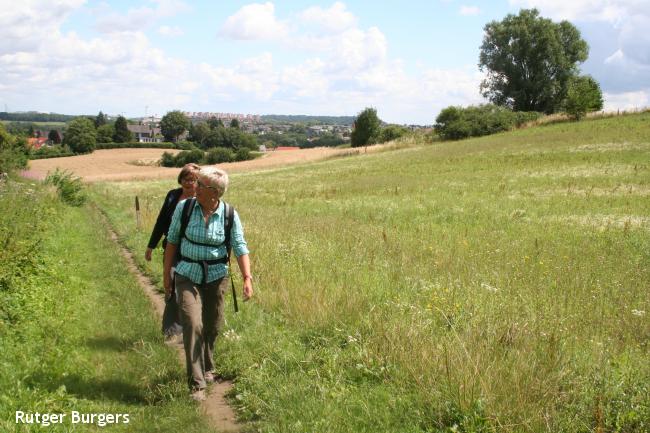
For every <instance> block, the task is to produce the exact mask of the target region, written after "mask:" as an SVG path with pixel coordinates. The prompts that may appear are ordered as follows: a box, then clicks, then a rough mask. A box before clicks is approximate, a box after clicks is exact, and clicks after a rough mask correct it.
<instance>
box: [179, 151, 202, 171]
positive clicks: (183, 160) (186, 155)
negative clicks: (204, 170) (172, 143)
mask: <svg viewBox="0 0 650 433" xmlns="http://www.w3.org/2000/svg"><path fill="white" fill-rule="evenodd" d="M203 156H204V155H203V151H202V150H199V149H194V150H183V151H182V152H179V153H177V154H176V156H175V157H174V164H175V166H176V167H182V166H184V165H185V164H189V163H190V162H193V163H195V164H200V163H201V162H202V161H203Z"/></svg>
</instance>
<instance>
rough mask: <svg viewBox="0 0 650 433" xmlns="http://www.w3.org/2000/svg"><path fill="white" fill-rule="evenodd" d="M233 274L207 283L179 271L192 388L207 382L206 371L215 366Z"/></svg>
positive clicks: (184, 337) (177, 278)
mask: <svg viewBox="0 0 650 433" xmlns="http://www.w3.org/2000/svg"><path fill="white" fill-rule="evenodd" d="M228 283H229V277H228V276H225V277H223V278H220V279H218V280H216V281H212V282H209V283H207V284H205V285H203V286H201V285H200V284H195V283H194V282H192V281H191V280H190V279H189V278H187V277H184V276H182V275H179V274H176V293H177V295H178V306H179V308H180V316H181V324H182V325H183V346H184V347H185V365H186V367H187V380H188V384H189V387H190V389H191V390H196V389H203V388H205V386H206V383H205V373H206V372H208V371H213V370H214V361H213V355H214V342H215V340H216V338H217V335H218V334H220V333H221V331H222V329H223V325H224V316H223V304H224V294H225V293H226V289H227V288H228Z"/></svg>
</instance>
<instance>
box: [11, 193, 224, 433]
mask: <svg viewBox="0 0 650 433" xmlns="http://www.w3.org/2000/svg"><path fill="white" fill-rule="evenodd" d="M98 221H101V220H100V219H99V218H98V215H97V214H96V213H93V212H92V210H91V209H89V208H87V207H68V206H63V205H62V204H61V203H60V202H59V200H58V199H57V198H56V196H54V194H52V192H51V190H50V189H48V188H43V187H42V186H40V185H37V184H26V183H16V182H13V181H10V182H8V183H6V184H5V183H3V184H2V185H0V242H1V243H2V245H3V248H2V249H0V262H1V263H2V265H1V266H0V431H3V432H5V431H6V432H10V431H12V432H14V431H15V432H41V431H45V430H46V431H48V432H70V431H80V432H82V431H98V430H102V427H101V426H98V425H96V424H85V425H83V424H72V423H71V411H73V410H74V411H78V412H81V413H84V414H93V413H94V414H106V413H110V414H116V413H119V414H129V415H130V417H129V418H130V421H129V423H128V424H114V425H108V426H106V427H104V428H109V429H111V430H112V431H120V432H129V431H131V432H161V431H183V432H206V431H213V429H212V427H211V426H209V425H208V423H207V422H206V420H205V418H204V417H202V416H201V415H200V413H199V408H198V407H197V406H196V405H195V404H193V402H191V400H190V399H189V398H188V396H187V389H186V384H185V382H186V380H185V377H184V373H183V371H182V369H181V368H180V366H179V364H178V357H177V354H176V352H175V350H174V349H172V348H169V347H167V346H165V345H164V343H163V341H162V336H161V332H160V328H159V320H158V318H157V317H155V315H154V314H153V312H152V311H151V306H150V303H149V301H148V299H146V296H145V295H144V293H143V292H142V290H141V288H140V287H139V286H138V284H137V282H136V281H135V280H134V278H133V277H132V276H130V275H129V274H128V272H125V270H124V262H123V260H122V259H121V257H120V255H119V251H118V248H117V247H116V245H114V243H113V242H112V241H111V240H110V239H109V238H108V236H107V233H106V230H105V227H104V226H103V225H102V224H98V223H97V222H98ZM16 411H23V412H26V413H35V412H39V413H41V414H43V413H65V414H66V415H67V416H66V418H65V422H64V423H63V424H57V425H55V424H52V425H50V426H40V425H38V424H17V423H16V422H15V413H16Z"/></svg>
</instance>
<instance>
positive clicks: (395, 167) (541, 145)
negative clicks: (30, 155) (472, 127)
mask: <svg viewBox="0 0 650 433" xmlns="http://www.w3.org/2000/svg"><path fill="white" fill-rule="evenodd" d="M173 187H175V185H174V184H173V182H170V181H155V182H154V181H150V182H119V183H103V184H93V185H91V186H90V187H89V197H90V202H91V204H89V205H87V206H86V207H83V208H80V209H72V208H64V207H63V206H62V205H60V204H57V203H56V202H55V201H54V198H53V195H52V193H51V192H49V193H48V192H47V191H43V192H40V193H38V192H37V193H38V194H41V195H42V197H40V198H38V200H36V199H34V200H31V201H30V203H29V206H26V207H25V209H23V211H22V212H23V214H24V220H25V221H28V222H29V224H32V225H33V226H34V227H36V228H37V232H39V233H40V232H43V233H45V234H47V236H45V235H44V236H42V240H41V241H40V242H41V243H39V245H42V246H41V247H39V251H41V250H42V251H43V258H42V259H39V261H37V262H36V263H35V264H33V265H29V266H35V268H34V269H35V271H34V275H37V277H33V278H35V279H36V280H30V281H28V282H27V283H25V284H29V285H31V286H29V287H32V288H33V287H41V286H42V285H43V281H48V282H51V284H49V283H48V285H46V286H45V287H47V288H49V289H46V288H42V289H40V290H41V291H40V292H35V294H34V295H33V296H32V295H29V296H28V294H26V293H28V292H25V291H24V290H23V291H22V292H19V293H21V294H20V296H18V295H16V296H14V298H16V299H17V300H15V302H20V303H22V304H16V305H18V306H20V305H26V306H29V308H30V309H31V310H25V311H29V312H27V313H24V314H23V313H21V315H20V317H18V318H15V319H11V318H9V319H7V317H8V316H7V314H8V313H5V310H2V312H3V314H5V316H2V321H0V325H1V327H0V336H2V339H0V346H2V349H3V353H9V354H10V355H3V356H2V363H0V369H1V371H2V373H3V374H1V375H0V383H1V384H2V388H1V389H2V391H3V393H2V400H1V401H0V403H2V406H0V407H2V408H3V412H5V413H7V414H12V413H13V412H10V410H14V409H13V408H15V407H26V408H32V410H36V408H49V409H50V410H51V411H54V410H52V408H70V407H79V408H83V409H84V410H85V411H92V409H93V408H94V409H95V410H98V411H101V412H120V411H122V412H130V413H132V414H133V415H132V419H135V420H136V421H137V422H132V423H130V424H129V425H127V426H125V425H120V426H113V427H110V428H111V429H112V430H116V431H183V432H193V431H196V432H198V431H210V430H209V427H208V426H206V425H205V424H204V421H203V420H202V418H201V417H198V416H197V409H196V407H195V406H194V405H192V403H191V402H190V401H189V399H188V398H187V396H186V390H185V389H184V378H183V372H184V368H182V366H181V365H179V364H178V361H177V358H176V355H175V354H174V353H173V351H172V350H171V349H169V348H167V347H166V346H164V344H163V343H162V338H161V336H160V335H159V329H158V327H159V323H158V321H157V319H156V318H155V316H154V314H153V312H152V311H151V310H150V307H149V305H148V304H147V300H146V298H145V295H144V294H143V293H142V291H141V290H140V289H139V288H138V287H137V285H136V283H135V282H134V280H133V279H132V278H131V277H130V276H129V275H128V274H127V273H126V271H125V270H124V263H123V261H122V260H121V259H120V258H119V254H118V252H117V249H116V248H115V246H114V245H112V244H111V242H110V241H109V240H108V238H107V235H106V233H105V227H103V225H104V223H103V219H102V218H100V216H99V213H100V212H101V213H103V214H105V215H106V217H107V220H108V221H110V224H111V226H112V227H113V228H114V229H115V230H116V231H117V233H118V235H119V237H120V241H121V242H122V243H123V244H124V245H126V246H127V247H128V248H129V249H130V250H131V251H133V252H134V255H135V256H136V259H137V260H138V262H139V263H138V264H139V266H140V267H141V269H142V270H143V271H144V272H145V273H147V274H148V275H150V276H151V277H152V279H153V280H154V282H156V284H157V285H158V286H159V287H161V286H162V284H161V281H160V280H161V279H160V275H161V272H162V266H161V260H162V256H161V253H160V250H158V251H157V254H156V255H155V256H154V259H153V260H152V262H145V261H144V258H143V255H144V251H145V248H146V243H147V241H148V237H149V234H150V231H151V228H152V226H153V224H154V222H155V218H156V215H157V213H158V210H159V207H160V205H161V203H162V200H163V198H164V195H165V193H166V192H167V191H168V190H169V189H171V188H173ZM22 188H35V189H39V188H41V187H39V186H31V187H30V186H22ZM19 193H20V194H24V192H19ZM37 193H34V194H37ZM30 194H31V193H30ZM136 196H137V197H138V199H139V202H140V207H141V211H140V215H139V218H138V217H137V216H136V213H135V208H134V201H135V197H136ZM6 197H7V195H6V194H5V198H6ZM224 198H225V200H226V201H228V202H229V203H232V204H233V205H234V206H235V207H236V208H237V210H238V212H239V213H240V216H241V218H242V221H243V223H244V227H245V233H246V239H247V241H248V243H249V247H250V249H251V260H252V270H253V275H254V278H255V280H254V285H255V290H256V292H255V296H254V298H253V300H252V301H250V302H248V303H242V302H240V309H241V311H240V312H239V313H238V314H235V313H234V312H233V309H232V307H231V306H229V305H228V304H227V308H226V313H227V317H226V331H225V333H224V335H223V336H222V337H220V340H218V342H217V347H218V348H217V365H218V369H219V373H220V374H221V375H222V376H223V377H226V378H231V379H233V380H234V382H235V387H234V389H233V391H232V393H231V394H230V395H229V399H230V402H231V403H232V405H233V406H234V407H235V408H236V409H237V412H238V415H239V417H240V419H241V421H242V422H243V423H244V426H245V427H244V430H245V431H255V432H267V433H276V432H277V433H279V432H296V433H298V432H328V433H336V432H368V433H377V432H386V433H389V432H390V433H393V432H414V433H415V432H430V433H433V432H436V433H437V432H467V433H470V432H472V433H478V432H495V433H496V432H513V433H515V432H576V433H577V432H585V433H587V432H598V433H605V432H621V433H623V432H625V433H628V432H634V433H642V432H647V431H650V362H649V360H650V346H649V342H650V290H649V284H650V212H649V211H650V113H649V112H646V113H642V114H636V115H629V116H622V117H616V118H605V119H595V120H586V121H582V122H579V123H568V122H567V123H556V124H551V125H545V126H538V127H534V128H528V129H521V130H517V131H512V132H509V133H504V134H498V135H493V136H489V137H483V138H479V139H471V140H464V141H459V142H434V143H429V142H426V141H425V140H424V139H423V138H413V137H411V138H407V139H404V140H403V141H401V142H398V143H396V144H395V145H394V146H393V147H392V148H391V149H389V150H386V151H383V152H377V153H363V152H362V153H361V154H358V155H356V154H350V155H348V156H344V157H339V158H334V159H330V160H326V161H322V162H318V163H311V164H306V165H302V166H296V167H289V168H283V169H276V170H270V171H260V172H252V173H238V174H233V175H232V176H231V186H230V188H229V190H228V192H227V193H226V196H225V197H224ZM16 202H18V201H17V200H15V198H14V199H13V200H10V199H6V200H5V203H16ZM43 203H45V204H46V206H45V207H44V209H51V210H50V211H48V212H50V213H51V214H52V215H55V216H54V217H52V218H46V219H45V220H42V219H40V218H36V217H34V216H33V215H38V212H37V211H36V209H43V208H42V207H40V206H41V205H42V204H43ZM23 214H21V215H23ZM3 218H4V217H3ZM50 221H51V222H50ZM32 225H28V228H25V229H24V231H22V232H21V231H17V232H16V233H15V234H14V235H12V236H13V238H21V239H22V238H23V237H24V238H26V239H31V238H30V237H29V236H32V235H29V236H28V234H29V233H33V232H34V230H31V231H30V229H29V227H32ZM41 225H42V226H43V227H41ZM6 230H10V229H9V228H7V229H6ZM12 230H18V229H14V228H12ZM23 247H24V248H27V247H25V246H24V245H23V246H21V245H17V246H13V247H12V248H23ZM16 269H19V266H18V265H17V268H16ZM235 273H236V274H238V272H235ZM9 274H11V272H9ZM38 275H41V276H40V277H38ZM2 278H5V277H4V276H3V274H0V282H2V281H5V280H3V279H2ZM7 278H8V277H7ZM30 278H32V277H30ZM38 278H41V279H42V280H38ZM16 281H18V280H16ZM235 281H236V287H237V290H238V292H239V293H240V292H241V281H240V279H239V278H235ZM12 284H13V285H14V286H15V285H16V284H18V283H17V282H14V283H12ZM3 296H5V294H3ZM6 296H9V295H6ZM240 296H241V295H240ZM12 299H13V298H12ZM240 301H241V299H240ZM6 302H7V301H4V300H3V305H7V304H6ZM230 302H231V300H230V299H229V300H228V303H230ZM6 310H7V311H14V312H15V311H22V310H21V309H20V308H18V307H15V308H13V309H12V308H6ZM33 317H37V318H38V319H37V320H36V319H34V320H32V318H33ZM10 319H11V320H15V323H16V324H17V325H13V323H14V322H9V320H10ZM41 322H42V323H41ZM12 326H13V327H14V328H15V329H19V330H23V329H24V330H25V331H21V332H20V333H18V334H17V335H13V334H10V333H9V332H8V330H9V329H14V328H11V327H12ZM44 348H46V349H44ZM5 350H8V352H6V351H5ZM6 390H11V393H8V392H6ZM136 414H137V415H136ZM5 418H6V417H5ZM13 425H14V424H13V423H7V422H5V424H4V425H0V426H4V427H6V429H8V430H10V429H13ZM186 425H187V426H188V427H187V428H186V427H185V426H186ZM143 426H144V427H143ZM141 427H142V428H141ZM147 429H148V430H147ZM91 430H92V429H91ZM10 431H11V430H10ZM18 431H20V430H18ZM26 431H27V430H26ZM33 431H44V430H42V429H41V430H38V428H34V430H33ZM62 431H63V430H62ZM75 431H76V430H75Z"/></svg>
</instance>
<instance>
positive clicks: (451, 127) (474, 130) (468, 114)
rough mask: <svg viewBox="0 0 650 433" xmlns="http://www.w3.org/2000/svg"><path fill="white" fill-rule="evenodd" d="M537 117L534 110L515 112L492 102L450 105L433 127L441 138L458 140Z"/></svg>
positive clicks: (512, 125)
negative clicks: (465, 105) (464, 106)
mask: <svg viewBox="0 0 650 433" xmlns="http://www.w3.org/2000/svg"><path fill="white" fill-rule="evenodd" d="M539 117H540V114H539V113H536V112H515V111H511V110H509V109H507V108H504V107H499V106H496V105H493V104H483V105H478V106H469V107H466V108H463V107H453V106H451V107H447V108H445V109H444V110H442V111H441V112H440V114H439V115H438V117H437V118H436V124H435V126H434V128H435V131H436V133H437V134H438V135H439V136H440V137H442V138H443V139H446V140H460V139H462V138H467V137H480V136H483V135H490V134H495V133H497V132H502V131H508V130H510V129H512V128H514V127H517V126H521V125H522V124H524V123H526V122H529V121H532V120H536V119H538V118H539Z"/></svg>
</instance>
